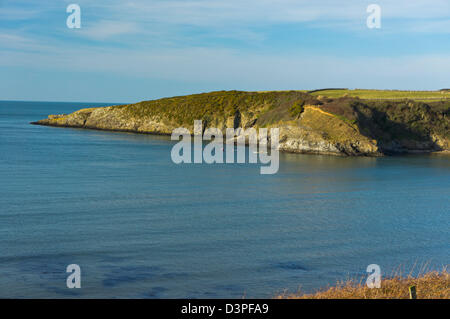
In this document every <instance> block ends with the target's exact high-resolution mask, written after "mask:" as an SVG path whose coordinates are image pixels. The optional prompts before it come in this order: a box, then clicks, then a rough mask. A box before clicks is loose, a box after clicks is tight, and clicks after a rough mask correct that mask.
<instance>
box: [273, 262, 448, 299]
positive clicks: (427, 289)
mask: <svg viewBox="0 0 450 319" xmlns="http://www.w3.org/2000/svg"><path fill="white" fill-rule="evenodd" d="M411 286H415V288H416V295H417V299H450V274H449V273H448V271H447V270H446V269H444V270H442V271H441V272H437V271H433V272H428V273H425V274H422V275H419V276H417V277H413V276H411V275H409V276H406V277H402V276H400V275H396V276H394V277H392V278H389V279H383V280H382V281H381V287H380V288H372V289H371V288H368V287H367V285H366V283H365V282H364V281H363V280H361V281H355V280H348V281H346V282H338V283H337V284H336V286H334V287H330V288H327V289H325V290H322V291H318V292H316V293H313V294H301V293H296V294H283V295H280V296H278V297H277V298H280V299H285V298H288V299H410V293H409V287H411Z"/></svg>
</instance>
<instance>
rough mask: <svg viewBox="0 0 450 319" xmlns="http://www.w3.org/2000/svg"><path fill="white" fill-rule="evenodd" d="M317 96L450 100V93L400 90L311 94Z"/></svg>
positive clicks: (322, 91)
mask: <svg viewBox="0 0 450 319" xmlns="http://www.w3.org/2000/svg"><path fill="white" fill-rule="evenodd" d="M311 94H312V95H315V96H319V95H321V96H326V97H329V98H338V97H343V96H350V97H359V98H360V99H364V100H402V99H411V100H416V101H423V102H424V101H440V100H449V99H450V91H398V90H361V89H355V90H343V89H342V90H333V89H331V90H317V91H315V92H312V93H311Z"/></svg>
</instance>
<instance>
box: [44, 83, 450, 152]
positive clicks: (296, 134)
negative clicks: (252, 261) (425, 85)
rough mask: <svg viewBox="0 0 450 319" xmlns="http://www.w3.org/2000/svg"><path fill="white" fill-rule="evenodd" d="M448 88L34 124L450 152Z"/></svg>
mask: <svg viewBox="0 0 450 319" xmlns="http://www.w3.org/2000/svg"><path fill="white" fill-rule="evenodd" d="M449 113H450V90H441V91H379V90H348V89H323V90H315V91H294V90H291V91H264V92H262V91H261V92H244V91H217V92H210V93H201V94H192V95H185V96H176V97H169V98H162V99H158V100H151V101H143V102H139V103H135V104H128V105H117V106H111V107H106V108H91V109H83V110H80V111H77V112H74V113H72V114H70V115H52V116H50V117H49V118H48V119H45V120H41V121H39V122H37V124H43V125H53V126H71V127H85V128H94V129H106V130H119V131H132V132H140V133H159V134H170V133H171V132H172V130H173V129H174V128H177V127H180V126H182V127H186V128H188V129H191V131H192V127H193V123H194V120H203V123H204V128H206V127H216V128H219V129H224V128H226V127H234V128H237V127H243V128H250V127H254V128H260V127H267V128H270V127H279V128H280V130H281V137H280V138H281V140H280V142H281V144H280V149H281V150H286V151H292V152H301V153H322V154H339V155H382V154H388V153H397V152H430V151H442V150H449V149H450V146H449V145H450V143H449V140H450V133H449V132H450V130H449V120H448V116H449Z"/></svg>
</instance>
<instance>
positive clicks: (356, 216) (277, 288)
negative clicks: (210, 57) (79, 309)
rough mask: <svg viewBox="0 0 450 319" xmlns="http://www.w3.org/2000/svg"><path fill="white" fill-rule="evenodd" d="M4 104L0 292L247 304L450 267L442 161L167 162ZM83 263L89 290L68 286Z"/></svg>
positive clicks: (153, 147)
mask: <svg viewBox="0 0 450 319" xmlns="http://www.w3.org/2000/svg"><path fill="white" fill-rule="evenodd" d="M88 106H99V105H96V104H82V103H48V102H6V101H3V102H0V176H1V183H0V297H26V298H31V297H37V298H49V297H87V298H90V297H105V298H110V297H125V298H129V297H131V298H185V297H193V298H203V297H206V298H209V297H212V298H215V297H226V298H241V297H242V296H246V297H272V296H274V295H275V294H276V293H278V292H281V291H283V290H284V289H289V291H296V290H297V289H298V287H299V286H301V287H302V289H303V291H305V292H311V291H313V290H314V289H317V288H319V287H323V286H326V285H328V284H333V283H334V282H335V281H336V280H342V279H345V278H347V277H355V276H362V275H364V274H365V270H366V267H367V265H369V264H373V263H375V264H378V265H380V266H381V269H382V272H383V273H384V274H390V273H391V272H392V271H393V270H394V269H395V268H396V267H398V266H401V267H403V268H405V269H407V270H409V269H410V268H412V267H413V265H414V264H415V263H417V264H419V265H420V264H423V263H427V264H428V267H429V268H430V269H440V268H441V267H442V266H443V265H447V264H449V262H450V255H449V248H450V232H449V226H450V218H449V212H450V200H449V198H450V197H449V194H450V157H449V156H445V155H418V156H398V157H385V158H344V157H333V156H316V155H296V154H281V155H280V170H279V172H278V174H275V175H260V174H259V165H255V164H235V165H230V164H221V165H207V164H196V165H194V164H192V165H176V164H173V163H172V161H171V159H170V150H171V147H172V146H173V144H174V142H172V141H170V140H169V138H168V137H164V136H151V135H139V134H131V133H116V132H104V131H94V130H83V129H69V128H55V127H43V126H34V125H29V122H30V121H35V120H38V119H41V118H44V117H46V116H47V115H48V114H59V113H69V112H72V111H74V110H77V109H79V108H81V107H88ZM74 263H75V264H78V265H80V267H81V269H82V288H81V289H68V288H66V276H67V274H66V273H65V268H66V266H67V265H69V264H74Z"/></svg>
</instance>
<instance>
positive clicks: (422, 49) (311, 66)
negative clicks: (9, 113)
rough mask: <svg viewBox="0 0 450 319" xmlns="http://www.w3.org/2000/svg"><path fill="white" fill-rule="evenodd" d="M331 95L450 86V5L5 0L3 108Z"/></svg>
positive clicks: (441, 0) (0, 74)
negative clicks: (7, 103)
mask: <svg viewBox="0 0 450 319" xmlns="http://www.w3.org/2000/svg"><path fill="white" fill-rule="evenodd" d="M72 3H75V4H78V5H79V7H80V9H81V27H80V28H68V26H67V24H66V20H67V18H68V16H69V15H70V14H71V13H67V12H66V8H67V7H68V6H69V5H70V4H72ZM370 4H377V5H379V7H380V8H381V28H368V26H367V18H368V17H369V15H370V14H371V13H368V12H367V7H368V6H369V5H370ZM328 87H340V88H341V87H343V88H371V89H407V90H434V89H441V88H447V87H450V1H449V0H414V1H411V0H408V1H406V0H379V1H377V0H370V1H365V0H341V1H338V0H277V1H269V0H222V1H216V0H147V1H141V0H134V1H127V0H123V1H117V0H95V1H94V0H90V1H85V0H70V1H63V0H59V1H56V0H53V1H50V0H40V1H35V0H31V1H23V0H12V1H9V0H0V100H27V101H28V100H29V101H79V102H81V101H85V102H119V103H132V102H137V101H142V100H149V99H155V98H160V97H167V96H177V95H184V94H191V93H201V92H210V91H216V90H246V91H266V90H291V89H293V90H295V89H318V88H328Z"/></svg>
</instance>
